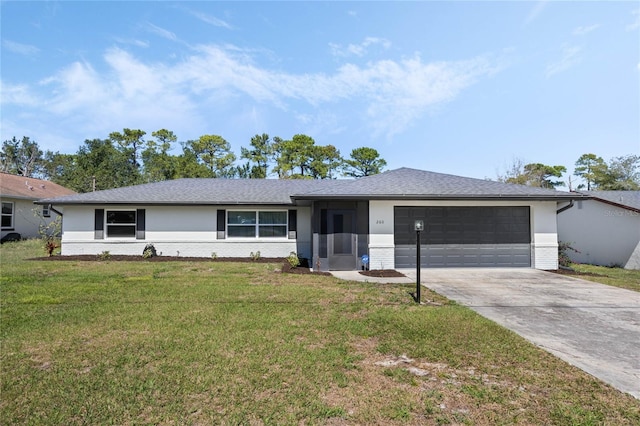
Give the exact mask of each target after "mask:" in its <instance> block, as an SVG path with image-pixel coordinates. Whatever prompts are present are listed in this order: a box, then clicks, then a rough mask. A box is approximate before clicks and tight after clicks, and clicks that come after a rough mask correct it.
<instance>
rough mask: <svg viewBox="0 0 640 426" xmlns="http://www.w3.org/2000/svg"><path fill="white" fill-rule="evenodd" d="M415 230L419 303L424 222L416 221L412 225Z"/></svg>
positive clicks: (418, 301)
mask: <svg viewBox="0 0 640 426" xmlns="http://www.w3.org/2000/svg"><path fill="white" fill-rule="evenodd" d="M414 228H415V230H416V295H415V301H416V303H418V304H419V303H420V231H422V230H424V221H422V220H416V221H415V224H414Z"/></svg>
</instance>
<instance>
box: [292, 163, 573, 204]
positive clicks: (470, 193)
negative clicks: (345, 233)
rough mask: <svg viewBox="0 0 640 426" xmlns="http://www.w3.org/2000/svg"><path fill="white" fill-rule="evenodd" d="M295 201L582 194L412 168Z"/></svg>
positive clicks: (341, 183) (339, 184)
mask: <svg viewBox="0 0 640 426" xmlns="http://www.w3.org/2000/svg"><path fill="white" fill-rule="evenodd" d="M294 198H300V199H313V198H369V199H376V198H377V199H403V198H404V199H469V198H473V199H501V198H508V199H571V198H583V196H582V195H580V194H577V195H576V194H572V193H569V192H563V191H556V190H553V189H544V188H535V187H531V186H525V185H514V184H509V183H503V182H496V181H490V180H484V179H474V178H467V177H462V176H455V175H449V174H444V173H435V172H429V171H424V170H416V169H410V168H400V169H396V170H390V171H387V172H384V173H381V174H378V175H373V176H368V177H364V178H360V179H356V180H344V181H339V182H337V184H336V185H332V186H327V187H325V188H321V189H319V190H316V191H313V192H309V193H306V194H296V195H295V196H294Z"/></svg>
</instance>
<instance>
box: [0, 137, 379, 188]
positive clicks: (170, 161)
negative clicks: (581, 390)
mask: <svg viewBox="0 0 640 426" xmlns="http://www.w3.org/2000/svg"><path fill="white" fill-rule="evenodd" d="M145 136H146V132H145V131H143V130H139V129H127V128H125V129H123V131H122V132H112V133H110V134H109V137H108V138H106V139H87V140H85V141H84V143H83V144H82V145H81V146H80V148H79V149H78V151H77V152H76V153H75V154H62V153H60V152H52V151H49V150H47V151H45V152H43V151H42V149H41V148H40V146H39V145H38V143H37V142H36V141H33V140H31V139H30V138H29V137H27V136H24V137H23V138H22V139H17V138H16V137H13V138H12V139H11V140H7V141H4V142H3V144H2V152H0V168H1V170H2V171H3V172H7V173H12V174H17V175H22V176H28V177H36V178H41V179H47V180H51V181H53V182H55V183H57V184H60V185H62V186H65V187H67V188H70V189H73V190H75V191H77V192H89V191H93V190H102V189H111V188H118V187H122V186H128V185H136V184H140V183H149V182H158V181H163V180H169V179H178V178H250V179H265V178H268V177H277V178H279V179H335V178H337V177H339V176H348V177H363V176H369V175H373V174H377V173H380V172H381V171H382V170H383V169H384V167H385V166H386V164H387V163H386V161H385V160H384V159H382V158H381V157H380V154H379V153H378V151H376V150H375V149H373V148H369V147H360V148H355V149H353V150H352V151H351V153H350V155H349V157H348V158H343V157H342V156H341V155H340V151H339V150H338V149H337V148H336V147H335V146H333V145H318V144H316V142H315V141H314V140H313V138H311V137H310V136H307V135H303V134H297V135H294V136H293V137H292V138H291V139H286V140H285V139H282V138H280V137H277V136H276V137H273V138H270V137H269V135H268V134H266V133H263V134H257V135H255V136H254V137H252V138H251V141H250V142H249V146H247V147H241V153H240V159H239V161H238V158H237V157H236V155H235V154H234V153H233V151H232V150H231V145H230V144H229V142H227V141H226V140H225V139H224V138H223V137H221V136H219V135H203V136H200V137H199V138H198V139H195V140H188V141H185V142H178V137H177V136H176V135H175V134H174V133H173V132H172V131H170V130H166V129H161V130H158V131H155V132H152V133H151V138H145ZM176 145H179V146H180V148H181V152H180V153H178V154H172V153H171V152H172V149H173V147H174V146H176Z"/></svg>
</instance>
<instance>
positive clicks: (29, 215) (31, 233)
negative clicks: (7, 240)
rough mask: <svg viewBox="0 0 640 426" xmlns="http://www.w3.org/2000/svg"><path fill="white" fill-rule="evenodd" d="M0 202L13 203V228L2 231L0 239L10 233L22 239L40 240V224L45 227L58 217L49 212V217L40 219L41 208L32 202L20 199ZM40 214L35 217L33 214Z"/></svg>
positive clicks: (7, 198) (6, 198)
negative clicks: (14, 233)
mask: <svg viewBox="0 0 640 426" xmlns="http://www.w3.org/2000/svg"><path fill="white" fill-rule="evenodd" d="M2 201H5V202H11V203H13V228H12V229H8V228H7V229H5V228H3V229H2V235H1V236H0V238H1V237H4V236H5V235H7V234H8V233H10V232H17V233H19V234H20V235H21V236H22V238H40V234H39V232H38V231H39V229H40V224H44V225H45V226H46V225H48V224H50V223H51V222H52V221H53V220H55V218H56V217H58V215H57V214H56V213H54V212H53V211H51V217H48V218H46V217H45V218H43V217H42V206H38V205H35V204H33V201H34V200H25V199H20V198H10V197H2ZM36 211H39V212H40V214H39V215H38V216H36V214H35V212H36Z"/></svg>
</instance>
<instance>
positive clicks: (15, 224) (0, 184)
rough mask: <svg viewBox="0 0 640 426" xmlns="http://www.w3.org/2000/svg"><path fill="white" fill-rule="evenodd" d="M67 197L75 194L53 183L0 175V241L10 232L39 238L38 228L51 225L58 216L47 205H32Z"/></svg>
mask: <svg viewBox="0 0 640 426" xmlns="http://www.w3.org/2000/svg"><path fill="white" fill-rule="evenodd" d="M70 194H75V192H74V191H72V190H70V189H67V188H65V187H63V186H60V185H58V184H55V183H53V182H49V181H46V180H40V179H34V178H30V177H24V176H17V175H11V174H8V173H1V172H0V200H1V201H2V236H1V237H0V238H4V236H5V235H7V234H9V233H12V232H13V233H18V234H20V236H21V237H22V238H34V237H38V236H39V233H38V230H39V227H40V225H41V224H45V225H46V224H48V223H50V222H51V221H52V220H54V219H55V218H56V217H57V213H56V212H55V211H53V210H52V209H50V208H49V206H48V205H42V206H37V205H35V204H34V201H36V200H39V199H41V198H53V197H60V196H63V195H70Z"/></svg>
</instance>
